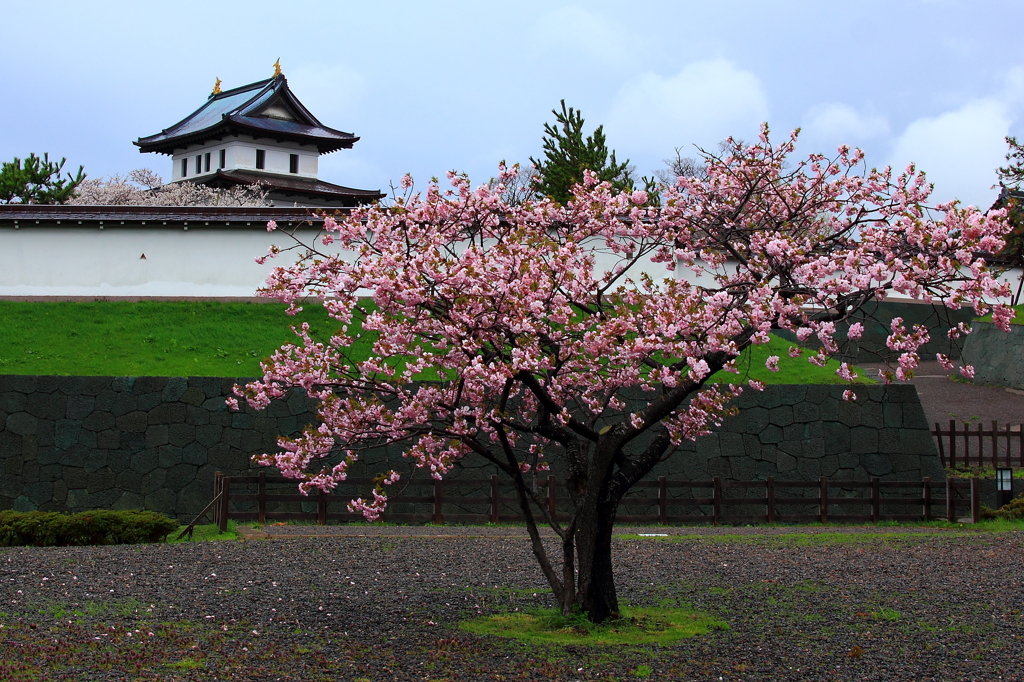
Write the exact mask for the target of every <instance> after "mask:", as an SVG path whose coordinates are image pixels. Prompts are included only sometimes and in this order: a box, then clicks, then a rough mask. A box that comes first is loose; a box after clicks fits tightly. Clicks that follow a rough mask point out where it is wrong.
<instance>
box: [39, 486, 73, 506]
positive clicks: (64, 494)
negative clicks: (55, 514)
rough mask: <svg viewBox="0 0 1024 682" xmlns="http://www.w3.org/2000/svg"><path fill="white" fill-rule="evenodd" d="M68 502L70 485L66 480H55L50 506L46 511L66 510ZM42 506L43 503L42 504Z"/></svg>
mask: <svg viewBox="0 0 1024 682" xmlns="http://www.w3.org/2000/svg"><path fill="white" fill-rule="evenodd" d="M67 502H68V487H67V485H65V484H64V481H61V480H57V481H54V482H53V497H51V498H50V505H51V506H50V508H48V509H45V510H44V511H65V510H66V509H67ZM40 507H42V505H40Z"/></svg>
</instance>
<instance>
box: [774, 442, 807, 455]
mask: <svg viewBox="0 0 1024 682" xmlns="http://www.w3.org/2000/svg"><path fill="white" fill-rule="evenodd" d="M779 451H780V452H785V453H786V454H787V455H792V456H793V457H796V458H800V457H803V456H804V442H803V441H802V440H787V441H783V442H781V443H779Z"/></svg>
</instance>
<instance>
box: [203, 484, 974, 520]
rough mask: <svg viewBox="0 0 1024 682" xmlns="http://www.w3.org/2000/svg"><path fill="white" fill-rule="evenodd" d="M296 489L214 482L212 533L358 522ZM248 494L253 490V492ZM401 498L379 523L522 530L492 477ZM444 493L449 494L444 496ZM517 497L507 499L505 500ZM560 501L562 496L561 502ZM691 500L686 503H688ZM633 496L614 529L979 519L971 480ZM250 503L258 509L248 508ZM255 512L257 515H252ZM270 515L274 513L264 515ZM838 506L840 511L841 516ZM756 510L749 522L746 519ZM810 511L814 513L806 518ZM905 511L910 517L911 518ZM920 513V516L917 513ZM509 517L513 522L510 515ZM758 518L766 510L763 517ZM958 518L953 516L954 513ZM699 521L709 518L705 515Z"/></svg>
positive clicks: (326, 498)
mask: <svg viewBox="0 0 1024 682" xmlns="http://www.w3.org/2000/svg"><path fill="white" fill-rule="evenodd" d="M347 483H349V484H354V485H356V486H363V490H365V489H366V488H368V487H370V486H372V485H373V482H372V480H371V479H354V478H353V479H349V480H348V481H347ZM268 485H274V486H280V485H286V486H288V488H290V490H288V491H287V492H268V489H267V486H268ZM295 485H296V483H295V481H294V480H292V479H286V478H284V477H282V476H268V475H267V474H265V473H260V474H259V475H257V476H224V475H222V474H221V473H219V472H218V473H217V475H216V478H215V481H214V495H215V496H219V497H218V498H217V499H218V503H217V505H216V506H215V509H214V522H215V523H216V524H218V525H219V526H220V528H221V531H223V530H225V529H226V528H227V522H228V519H234V520H239V521H243V520H245V521H256V522H258V523H261V524H262V523H267V522H268V521H288V520H301V521H314V520H315V521H316V522H317V523H318V524H321V525H324V524H326V523H327V522H328V521H359V520H362V516H361V515H359V514H352V513H350V512H348V511H347V510H345V511H332V507H333V508H334V509H335V510H336V509H337V508H338V507H339V506H340V507H341V508H342V509H345V507H346V504H347V503H348V501H349V500H350V499H351V496H350V495H343V494H336V493H325V492H322V491H319V490H318V491H317V492H315V493H311V494H310V495H302V494H301V493H299V492H297V491H296V489H295ZM253 486H255V490H253ZM408 486H409V487H408V488H406V489H405V491H404V492H402V493H401V494H398V495H395V496H393V497H391V498H389V504H390V505H401V506H403V507H407V506H409V505H413V506H419V505H423V506H429V507H430V508H431V511H429V512H427V511H424V512H422V513H419V512H401V513H399V512H391V511H386V512H385V513H384V514H383V515H382V516H381V518H382V520H384V521H401V522H410V523H435V524H442V523H445V522H452V523H488V522H489V523H500V522H516V521H522V520H523V517H522V515H521V514H519V513H518V501H517V498H516V497H515V496H514V495H512V494H502V488H505V489H510V488H511V487H512V485H511V482H510V481H507V480H506V479H499V477H498V476H496V475H495V476H491V477H490V478H489V479H469V478H455V479H450V480H446V481H435V480H429V481H426V482H422V481H419V482H412V483H410V484H408ZM415 487H418V488H424V487H425V488H427V489H428V490H429V491H430V494H426V495H424V494H420V495H412V494H407V493H408V490H409V488H415ZM456 488H458V489H462V490H465V489H471V490H472V489H477V490H484V491H487V493H488V494H486V495H469V496H467V495H463V494H460V493H457V492H456V491H455V489H456ZM446 489H447V493H448V494H447V495H446ZM680 489H690V490H691V491H694V492H695V491H698V490H699V491H706V493H710V497H673V496H670V495H669V491H670V490H680ZM807 489H814V491H815V493H816V494H812V495H804V496H796V495H794V492H793V491H796V490H807ZM651 490H656V491H657V493H656V495H653V496H652V495H649V494H646V493H647V492H648V491H651ZM739 490H744V491H745V492H746V491H750V490H763V491H764V493H763V494H760V495H757V496H754V497H746V496H738V495H736V494H735V493H736V492H737V491H739ZM837 490H838V491H842V492H845V493H854V492H856V491H864V494H861V495H858V496H853V495H852V494H851V495H839V496H833V495H832V494H830V491H837ZM882 491H887V492H893V493H900V492H903V493H905V492H906V491H912V493H911V494H910V496H903V497H900V496H895V495H894V496H883V495H882ZM511 492H514V491H511ZM560 492H561V494H560ZM694 492H691V494H694ZM536 493H537V494H538V496H539V497H540V498H541V499H542V500H543V499H544V498H545V497H546V498H547V508H548V512H549V514H551V515H553V516H554V517H555V518H557V519H559V520H568V518H569V516H568V514H567V513H566V511H567V508H566V506H567V504H568V502H569V499H568V497H567V496H565V494H564V491H562V490H561V489H560V487H559V485H558V483H557V481H556V480H555V477H554V476H549V477H548V478H547V480H543V479H542V480H540V481H538V487H537V488H536ZM631 493H632V494H631V495H627V496H626V497H625V498H623V500H622V503H621V505H620V509H621V510H623V511H628V510H630V509H631V508H632V509H636V508H641V509H642V508H651V507H654V508H656V509H657V512H656V513H652V514H620V515H619V516H617V520H618V521H620V522H625V523H641V524H646V523H650V524H654V523H658V524H668V523H713V524H714V525H716V526H717V525H719V524H722V523H775V522H786V523H808V522H821V523H828V522H830V521H832V522H835V521H842V522H865V521H873V522H877V521H889V520H895V521H910V520H919V519H947V520H949V521H955V520H956V519H957V518H958V517H959V513H963V512H966V516H969V517H970V519H971V520H972V521H974V522H977V521H978V520H979V519H980V517H981V498H980V494H979V482H978V479H977V478H971V479H952V478H951V479H947V480H946V481H932V480H931V479H929V478H925V479H923V480H921V481H881V480H879V479H878V478H872V479H871V480H870V481H830V480H827V479H826V478H825V477H824V476H823V477H821V478H820V479H819V480H817V481H776V480H774V479H773V478H771V477H769V478H768V479H766V480H764V481H723V480H722V479H720V478H715V479H713V480H711V481H669V480H666V478H665V477H664V476H662V477H661V478H659V479H658V480H656V481H641V482H639V483H637V484H636V485H635V486H634V487H633V489H632V490H631ZM295 502H304V503H306V504H307V506H313V505H314V504H315V507H316V510H315V511H282V510H280V509H278V508H277V507H280V506H281V505H282V503H285V504H286V503H295ZM233 503H234V504H235V505H236V506H237V504H238V503H248V505H249V507H250V509H249V510H238V509H233V508H232V504H233ZM253 503H255V504H254V505H253ZM446 505H448V506H449V512H447V513H445V512H444V508H445V506H446ZM473 505H476V506H480V507H483V506H486V507H487V508H488V512H487V513H478V514H473V513H463V512H461V511H458V512H451V511H450V508H451V507H452V506H455V507H456V508H464V507H466V506H473ZM897 505H898V506H900V507H902V509H901V510H900V512H899V513H885V512H884V511H883V509H884V508H886V507H887V508H889V509H890V510H891V509H892V508H893V507H894V506H897ZM253 506H255V509H252V507H253ZM268 506H272V507H274V509H272V510H271V509H268ZM679 507H690V508H693V507H697V508H699V509H700V510H701V512H702V513H700V514H671V513H669V510H670V509H678V508H679ZM730 507H731V508H736V507H742V508H743V509H741V510H740V511H741V512H743V513H736V514H730V513H728V512H727V509H728V508H730ZM835 507H840V508H839V509H838V510H836V509H835ZM850 507H853V508H858V509H862V510H864V511H865V512H866V513H850V512H849V510H848V509H849V508H850ZM752 508H753V509H757V510H758V511H757V512H756V513H751V511H752ZM808 508H811V509H812V510H813V511H810V513H808ZM910 508H916V509H914V511H913V512H910V511H909V509H910ZM917 509H920V512H918V511H917ZM510 510H512V511H513V513H508V512H509V511H510ZM760 510H763V513H761V511H760ZM958 510H959V512H958ZM704 512H706V513H704Z"/></svg>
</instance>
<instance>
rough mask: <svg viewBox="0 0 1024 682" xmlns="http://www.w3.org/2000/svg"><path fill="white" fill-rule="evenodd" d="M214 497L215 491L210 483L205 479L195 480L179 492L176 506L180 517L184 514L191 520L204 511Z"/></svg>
mask: <svg viewBox="0 0 1024 682" xmlns="http://www.w3.org/2000/svg"><path fill="white" fill-rule="evenodd" d="M212 499H213V491H212V490H211V489H210V485H209V484H207V483H205V482H203V481H200V480H195V481H192V482H191V483H189V484H188V485H186V486H185V487H184V488H182V489H181V490H180V491H179V492H178V497H177V500H176V506H175V508H176V510H177V513H178V515H179V517H181V516H182V515H184V518H187V519H188V520H189V521H191V520H192V518H194V517H195V515H196V514H198V513H199V512H201V511H203V508H204V507H206V505H208V504H209V503H210V500H212Z"/></svg>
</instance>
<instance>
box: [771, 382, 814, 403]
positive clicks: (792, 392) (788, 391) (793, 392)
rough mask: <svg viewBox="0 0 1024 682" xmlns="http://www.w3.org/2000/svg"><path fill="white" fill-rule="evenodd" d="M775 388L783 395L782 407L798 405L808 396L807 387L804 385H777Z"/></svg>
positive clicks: (781, 398)
mask: <svg viewBox="0 0 1024 682" xmlns="http://www.w3.org/2000/svg"><path fill="white" fill-rule="evenodd" d="M774 388H775V389H776V390H777V391H778V392H779V393H780V394H781V396H780V397H779V404H780V405H796V404H797V403H800V402H803V400H804V398H805V397H806V396H807V386H806V385H804V384H777V385H776V386H775V387H774Z"/></svg>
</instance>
